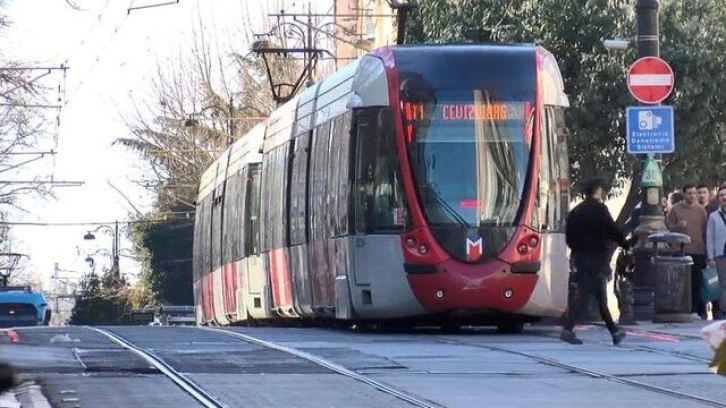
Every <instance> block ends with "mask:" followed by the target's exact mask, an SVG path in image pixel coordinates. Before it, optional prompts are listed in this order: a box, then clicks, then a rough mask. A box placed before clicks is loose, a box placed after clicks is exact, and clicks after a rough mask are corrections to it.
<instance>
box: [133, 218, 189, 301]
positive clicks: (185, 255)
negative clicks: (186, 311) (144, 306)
mask: <svg viewBox="0 0 726 408" xmlns="http://www.w3.org/2000/svg"><path fill="white" fill-rule="evenodd" d="M146 218H147V220H148V219H151V216H147V217H146ZM132 239H133V241H134V243H135V245H136V247H137V250H139V251H140V253H141V254H142V256H141V259H142V265H143V267H144V270H143V273H142V284H143V285H144V286H145V287H146V288H147V289H148V290H149V291H150V292H151V293H152V294H153V295H152V299H151V301H152V302H153V303H156V304H159V305H169V304H171V305H191V304H194V299H193V290H192V255H193V252H192V249H193V244H194V220H193V219H182V220H177V219H170V220H168V221H157V222H140V223H136V224H134V227H133V229H132Z"/></svg>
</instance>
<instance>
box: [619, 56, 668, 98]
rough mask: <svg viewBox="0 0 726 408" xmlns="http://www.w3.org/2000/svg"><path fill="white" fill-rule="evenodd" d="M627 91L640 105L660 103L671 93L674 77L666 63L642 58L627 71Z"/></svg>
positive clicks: (651, 58)
mask: <svg viewBox="0 0 726 408" xmlns="http://www.w3.org/2000/svg"><path fill="white" fill-rule="evenodd" d="M627 81H628V90H629V91H630V94H631V95H633V98H635V99H637V100H638V102H641V103H650V104H656V103H661V102H662V101H663V100H664V99H665V98H667V97H668V95H670V94H671V92H673V84H674V82H675V76H674V75H673V70H672V69H671V66H670V65H668V63H667V62H665V61H663V60H662V59H660V58H658V57H643V58H641V59H639V60H637V61H635V62H634V63H633V65H631V66H630V69H629V70H628V76H627Z"/></svg>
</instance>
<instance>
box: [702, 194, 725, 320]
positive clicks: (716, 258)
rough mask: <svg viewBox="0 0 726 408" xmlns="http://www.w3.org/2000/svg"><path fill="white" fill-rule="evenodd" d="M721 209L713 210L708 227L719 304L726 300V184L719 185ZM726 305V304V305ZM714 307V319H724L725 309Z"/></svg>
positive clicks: (708, 248)
mask: <svg viewBox="0 0 726 408" xmlns="http://www.w3.org/2000/svg"><path fill="white" fill-rule="evenodd" d="M717 197H718V201H719V204H720V206H719V209H718V210H716V211H714V212H712V213H711V215H710V216H709V217H708V226H707V227H706V250H707V255H708V264H709V266H711V267H716V273H718V284H719V286H720V288H721V298H720V299H719V304H721V303H723V302H724V301H726V185H724V186H721V187H719V189H718V193H717ZM725 306H726V305H725ZM715 309H716V308H714V314H718V315H717V316H714V317H713V318H714V320H718V319H723V318H724V311H723V310H721V309H722V308H719V310H718V311H716V310H715Z"/></svg>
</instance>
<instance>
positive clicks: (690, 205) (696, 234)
mask: <svg viewBox="0 0 726 408" xmlns="http://www.w3.org/2000/svg"><path fill="white" fill-rule="evenodd" d="M681 191H683V201H681V202H680V203H678V204H676V205H674V206H673V207H672V208H671V210H670V212H669V213H668V216H667V217H666V227H668V229H669V230H670V231H673V232H680V233H683V234H686V235H688V237H689V238H691V243H690V244H686V245H685V246H684V248H683V249H684V251H685V253H686V255H689V256H690V257H691V258H693V265H691V313H693V314H694V316H693V317H694V318H697V317H700V318H702V319H705V318H707V315H706V304H705V303H704V302H703V300H702V299H701V284H702V281H703V278H702V273H703V268H705V267H706V248H705V243H704V237H705V236H706V223H707V221H708V214H706V209H705V208H703V206H702V205H700V204H699V203H698V200H697V192H696V186H695V185H693V184H686V185H685V186H683V188H682V189H681Z"/></svg>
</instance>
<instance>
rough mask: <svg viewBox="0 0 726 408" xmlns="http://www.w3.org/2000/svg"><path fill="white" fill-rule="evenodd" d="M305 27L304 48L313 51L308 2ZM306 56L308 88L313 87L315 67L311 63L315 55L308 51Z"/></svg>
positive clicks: (311, 12)
mask: <svg viewBox="0 0 726 408" xmlns="http://www.w3.org/2000/svg"><path fill="white" fill-rule="evenodd" d="M307 26H308V27H307V28H308V35H307V45H306V46H305V48H307V49H308V50H311V49H313V44H314V43H315V41H314V38H313V28H312V27H313V11H312V9H311V7H310V3H309V2H308V24H307ZM307 55H308V56H307V61H305V63H306V64H310V69H308V81H307V82H308V83H307V86H308V87H311V86H313V76H314V72H313V71H314V70H315V68H314V67H315V65H314V63H313V58H315V55H314V54H313V52H311V51H308V53H307ZM303 66H307V65H303Z"/></svg>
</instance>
